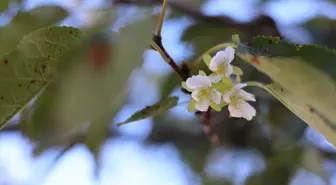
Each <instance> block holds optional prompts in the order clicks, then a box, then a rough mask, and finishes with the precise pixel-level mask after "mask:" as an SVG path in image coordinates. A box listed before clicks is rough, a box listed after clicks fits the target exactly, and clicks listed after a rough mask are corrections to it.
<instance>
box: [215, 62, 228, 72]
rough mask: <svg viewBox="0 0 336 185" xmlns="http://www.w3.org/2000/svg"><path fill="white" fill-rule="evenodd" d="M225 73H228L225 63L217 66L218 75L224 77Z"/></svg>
mask: <svg viewBox="0 0 336 185" xmlns="http://www.w3.org/2000/svg"><path fill="white" fill-rule="evenodd" d="M225 71H226V66H225V64H224V63H221V64H219V65H218V66H217V70H216V73H217V74H219V75H224V73H225Z"/></svg>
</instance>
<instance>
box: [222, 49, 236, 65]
mask: <svg viewBox="0 0 336 185" xmlns="http://www.w3.org/2000/svg"><path fill="white" fill-rule="evenodd" d="M224 52H225V59H226V62H227V63H228V64H229V63H231V62H232V60H233V59H234V54H235V49H234V48H233V47H231V46H228V47H226V48H225V50H224Z"/></svg>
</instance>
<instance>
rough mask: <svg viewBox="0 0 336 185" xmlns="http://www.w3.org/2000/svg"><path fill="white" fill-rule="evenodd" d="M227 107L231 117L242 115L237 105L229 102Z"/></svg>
mask: <svg viewBox="0 0 336 185" xmlns="http://www.w3.org/2000/svg"><path fill="white" fill-rule="evenodd" d="M228 108H229V112H230V115H231V116H232V117H235V118H241V117H243V115H244V114H243V112H242V110H241V109H240V108H239V107H238V105H236V104H232V103H230V104H229V107H228Z"/></svg>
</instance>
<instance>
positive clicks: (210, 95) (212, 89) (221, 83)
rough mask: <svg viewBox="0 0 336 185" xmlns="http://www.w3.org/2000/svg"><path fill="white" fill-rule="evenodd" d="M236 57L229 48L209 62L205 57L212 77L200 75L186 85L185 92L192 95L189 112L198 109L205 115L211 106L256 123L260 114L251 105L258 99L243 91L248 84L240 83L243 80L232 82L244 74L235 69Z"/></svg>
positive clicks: (231, 48)
mask: <svg viewBox="0 0 336 185" xmlns="http://www.w3.org/2000/svg"><path fill="white" fill-rule="evenodd" d="M234 56H235V49H234V48H233V47H231V46H228V47H226V48H225V50H224V51H219V52H217V53H216V55H215V56H213V57H212V58H211V56H210V55H208V58H206V57H203V59H204V62H205V63H206V64H207V66H208V68H209V69H210V71H212V74H210V75H209V76H208V75H206V73H205V72H203V71H200V72H199V74H198V75H193V76H191V77H190V78H188V79H187V80H186V81H185V82H182V86H183V88H185V89H186V90H188V91H189V92H191V97H192V100H191V101H190V103H189V105H188V110H189V111H194V110H195V109H197V110H199V111H202V112H205V111H207V110H208V109H209V106H210V107H212V108H213V109H214V110H216V111H220V110H222V108H223V107H225V106H227V105H228V109H229V112H230V116H232V117H237V118H245V119H246V120H249V121H250V120H252V118H253V117H254V116H255V115H256V110H255V109H254V108H253V107H252V106H251V105H250V104H249V103H247V101H256V99H255V97H254V95H253V94H251V93H248V92H246V91H245V90H243V89H242V88H244V87H245V86H246V85H247V84H244V83H240V80H236V81H235V82H234V83H233V82H232V80H231V75H236V76H239V75H241V74H239V72H237V71H241V70H240V69H239V68H238V67H235V66H232V65H231V62H232V61H233V59H234ZM235 69H236V70H235ZM240 73H242V72H240ZM239 79H240V78H239Z"/></svg>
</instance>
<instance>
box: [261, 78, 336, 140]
mask: <svg viewBox="0 0 336 185" xmlns="http://www.w3.org/2000/svg"><path fill="white" fill-rule="evenodd" d="M267 88H268V90H269V92H270V93H271V94H272V95H273V96H274V97H275V98H277V99H278V100H279V101H280V102H281V103H282V104H283V105H285V106H286V107H287V108H288V109H289V110H290V111H292V112H293V113H294V114H295V115H297V116H298V117H299V118H301V119H302V120H303V121H305V122H306V123H307V124H308V125H309V126H310V127H312V128H313V129H315V130H317V131H318V132H320V133H322V134H323V135H324V136H325V137H326V139H327V140H328V141H329V142H331V143H333V144H334V145H336V133H335V128H334V126H333V125H332V123H329V122H328V121H327V120H325V119H324V118H323V117H321V116H320V115H319V114H318V113H317V112H315V111H314V110H313V109H312V108H311V107H309V106H307V104H306V103H304V102H302V101H300V100H299V99H298V98H297V97H296V96H294V95H293V94H292V93H291V92H290V91H289V90H287V89H285V88H283V87H282V86H281V85H279V84H277V83H274V84H270V85H267Z"/></svg>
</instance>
